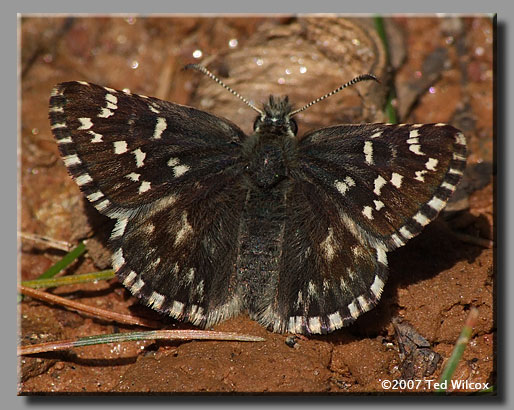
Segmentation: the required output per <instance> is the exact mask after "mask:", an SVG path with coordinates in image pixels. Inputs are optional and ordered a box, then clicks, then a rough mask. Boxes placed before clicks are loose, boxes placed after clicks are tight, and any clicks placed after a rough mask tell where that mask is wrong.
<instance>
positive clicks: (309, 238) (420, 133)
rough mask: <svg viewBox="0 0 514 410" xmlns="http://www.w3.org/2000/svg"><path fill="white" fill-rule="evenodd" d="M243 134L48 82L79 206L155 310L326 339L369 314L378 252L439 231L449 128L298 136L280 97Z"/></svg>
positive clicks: (90, 89)
mask: <svg viewBox="0 0 514 410" xmlns="http://www.w3.org/2000/svg"><path fill="white" fill-rule="evenodd" d="M188 68H193V69H195V70H198V71H200V72H202V73H204V74H206V75H207V76H209V77H210V78H212V79H213V80H215V81H217V82H218V83H220V84H221V85H222V86H223V87H225V88H226V89H227V90H228V91H230V92H232V93H233V94H234V95H235V96H236V97H238V98H240V99H241V100H242V101H243V102H244V103H246V104H247V105H249V106H250V107H251V108H252V109H254V110H255V111H256V112H257V113H258V115H257V118H256V120H255V123H254V131H253V133H252V134H250V135H247V134H245V133H244V132H243V131H242V130H241V129H240V128H239V127H238V126H237V125H235V124H233V123H232V122H230V121H228V120H226V119H223V118H220V117H217V116H215V115H212V114H209V113H207V112H204V111H201V110H198V109H196V108H192V107H188V106H183V105H179V104H175V103H171V102H167V101H162V100H159V99H157V98H152V97H147V96H143V95H136V94H132V93H130V92H128V91H119V90H115V89H112V88H109V87H102V86H99V85H95V84H91V83H87V82H82V81H78V82H66V83H62V84H59V85H57V86H56V87H55V88H54V89H53V91H52V93H51V98H50V108H49V112H50V123H51V129H52V132H53V134H54V136H55V138H56V140H57V144H58V147H59V150H60V153H61V155H62V159H63V161H64V164H65V166H66V167H67V169H68V171H69V173H70V174H71V176H72V177H73V179H74V180H75V182H76V183H77V185H78V186H79V187H80V189H81V191H82V192H83V194H84V195H85V197H86V198H87V199H88V200H89V201H90V202H91V203H92V205H93V206H94V207H95V208H96V209H97V210H98V211H99V212H100V213H102V214H104V215H107V216H108V217H109V218H111V219H113V220H115V225H114V229H113V230H112V233H111V236H110V246H111V247H112V251H113V257H112V263H113V267H114V269H115V271H116V273H117V277H118V278H119V280H120V281H121V283H123V285H125V286H126V287H127V288H128V289H129V290H130V292H131V293H132V294H134V295H136V296H138V297H139V298H140V299H141V300H142V302H143V303H145V304H146V305H147V306H149V307H151V308H152V309H154V310H156V311H158V312H161V313H163V314H165V315H169V316H171V317H173V318H176V319H178V320H182V321H187V322H190V323H193V324H195V325H197V326H200V327H209V326H212V325H214V324H216V323H219V322H221V321H223V320H226V319H228V318H230V317H233V316H235V315H237V314H239V313H240V312H243V311H247V312H248V313H249V315H250V317H251V318H252V319H254V320H256V321H258V322H259V323H260V324H262V325H263V326H265V327H267V328H268V329H270V330H272V331H274V332H290V333H301V334H302V333H303V334H319V333H329V332H332V331H334V330H336V329H340V328H342V327H344V326H347V325H349V324H350V323H352V322H354V321H355V319H357V318H358V317H359V316H360V315H361V314H362V313H364V312H367V311H369V310H370V309H372V308H373V307H374V306H376V304H377V303H378V302H379V299H380V296H381V294H382V291H383V289H384V286H385V283H386V280H387V276H388V262H387V253H388V252H390V251H392V250H394V249H396V248H398V247H401V246H403V245H404V244H405V243H406V242H407V241H408V240H409V239H411V238H413V237H414V236H416V235H418V234H419V233H420V232H421V230H422V229H423V228H424V227H425V226H426V225H428V224H429V223H430V222H431V221H432V220H434V219H435V218H436V217H437V215H438V214H439V212H440V211H441V210H442V209H443V208H444V206H445V204H446V203H447V201H448V199H449V198H450V196H451V195H452V193H453V192H454V191H455V189H456V186H457V184H458V183H459V181H460V179H461V177H462V175H463V171H464V168H465V165H466V139H465V137H464V135H463V134H462V133H461V132H460V131H459V130H457V129H455V128H453V127H452V126H450V125H446V124H440V123H438V124H343V125H334V126H331V127H327V128H322V129H318V130H314V131H310V132H308V133H306V134H305V135H304V136H303V137H302V138H298V137H297V135H296V134H297V130H298V127H297V123H296V121H295V118H294V116H295V115H296V114H298V113H299V112H301V111H303V110H304V109H307V108H308V107H310V106H311V105H312V104H314V103H316V102H319V101H321V100H323V99H325V98H327V97H329V96H331V95H333V94H335V93H336V92H338V91H340V90H342V89H343V88H345V87H347V86H349V85H352V84H355V83H357V82H359V81H367V80H375V77H374V76H372V75H369V74H365V75H362V76H359V77H357V78H355V79H354V80H352V81H350V82H348V83H346V84H344V85H342V86H341V87H339V88H338V89H336V90H334V91H332V92H331V93H328V94H326V95H325V96H323V97H321V98H318V99H317V100H315V101H313V102H311V103H309V104H307V105H306V106H304V107H302V108H300V109H296V110H295V109H293V106H292V105H291V103H290V102H289V100H288V98H287V97H273V96H271V97H270V98H269V100H268V101H267V102H266V103H265V104H264V105H263V108H262V109H260V108H257V107H255V106H254V105H253V104H251V103H250V102H249V101H247V100H246V99H244V98H243V97H241V96H240V95H239V94H237V93H236V92H235V91H233V90H232V89H231V88H230V87H228V86H227V85H225V84H224V83H223V82H222V81H221V80H219V79H218V78H217V77H215V76H214V75H213V74H212V73H211V72H210V71H208V70H207V69H206V68H205V67H203V66H200V65H191V66H188Z"/></svg>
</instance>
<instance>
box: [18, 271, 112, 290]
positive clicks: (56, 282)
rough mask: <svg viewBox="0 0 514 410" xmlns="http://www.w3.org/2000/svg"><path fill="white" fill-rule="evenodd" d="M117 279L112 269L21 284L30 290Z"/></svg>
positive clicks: (26, 281)
mask: <svg viewBox="0 0 514 410" xmlns="http://www.w3.org/2000/svg"><path fill="white" fill-rule="evenodd" d="M114 277H115V274H114V271H113V270H112V269H109V270H104V271H100V272H93V273H84V274H81V275H70V276H62V277H59V278H48V279H45V278H43V279H34V280H25V281H22V282H21V284H22V285H23V286H27V287H29V288H34V289H40V288H55V287H57V286H64V285H72V284H75V283H86V282H95V281H98V280H109V279H112V278H114Z"/></svg>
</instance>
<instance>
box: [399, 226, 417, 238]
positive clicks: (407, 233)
mask: <svg viewBox="0 0 514 410" xmlns="http://www.w3.org/2000/svg"><path fill="white" fill-rule="evenodd" d="M400 233H401V234H402V236H403V237H404V238H405V239H411V238H412V237H413V236H414V235H413V234H412V232H411V231H409V230H408V229H407V227H406V226H402V227H401V228H400Z"/></svg>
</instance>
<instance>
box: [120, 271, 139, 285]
mask: <svg viewBox="0 0 514 410" xmlns="http://www.w3.org/2000/svg"><path fill="white" fill-rule="evenodd" d="M136 276H137V273H136V272H134V271H133V270H131V271H130V273H129V274H128V275H127V277H126V278H125V279H123V285H125V286H127V287H129V286H130V285H132V282H134V279H135V278H136Z"/></svg>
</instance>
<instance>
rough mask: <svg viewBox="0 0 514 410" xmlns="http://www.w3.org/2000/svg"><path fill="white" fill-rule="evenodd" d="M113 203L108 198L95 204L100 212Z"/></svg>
mask: <svg viewBox="0 0 514 410" xmlns="http://www.w3.org/2000/svg"><path fill="white" fill-rule="evenodd" d="M110 204H111V203H110V202H109V200H108V199H104V200H103V201H102V202H100V203H99V204H96V205H95V208H96V209H98V210H99V211H100V212H102V211H103V210H104V209H105V208H107V207H108V206H109V205H110Z"/></svg>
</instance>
